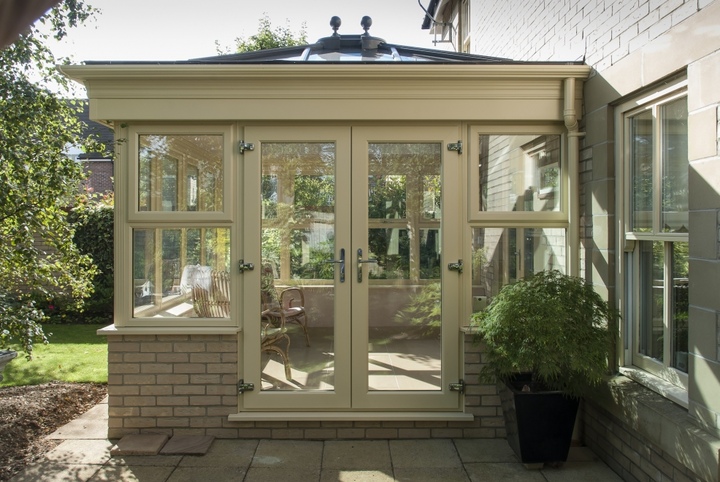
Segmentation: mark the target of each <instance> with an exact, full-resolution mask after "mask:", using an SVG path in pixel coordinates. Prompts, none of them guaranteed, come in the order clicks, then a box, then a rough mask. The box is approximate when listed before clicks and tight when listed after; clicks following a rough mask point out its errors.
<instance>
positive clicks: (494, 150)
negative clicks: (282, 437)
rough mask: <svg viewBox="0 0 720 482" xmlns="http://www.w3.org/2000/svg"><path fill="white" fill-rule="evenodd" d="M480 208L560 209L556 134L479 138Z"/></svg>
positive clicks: (560, 186) (518, 209)
mask: <svg viewBox="0 0 720 482" xmlns="http://www.w3.org/2000/svg"><path fill="white" fill-rule="evenodd" d="M478 142H479V147H480V159H479V164H478V170H479V180H480V185H479V186H478V187H477V188H478V189H479V192H480V196H479V202H480V205H479V206H477V208H478V209H479V210H480V211H559V210H560V199H561V194H562V182H561V179H562V178H561V172H562V171H561V168H562V163H561V158H560V136H559V135H542V136H537V135H487V134H481V135H480V136H479V139H478Z"/></svg>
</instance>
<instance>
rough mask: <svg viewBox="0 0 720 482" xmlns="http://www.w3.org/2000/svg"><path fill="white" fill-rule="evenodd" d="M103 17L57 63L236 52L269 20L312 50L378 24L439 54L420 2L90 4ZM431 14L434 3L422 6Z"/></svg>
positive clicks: (391, 36)
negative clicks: (334, 20) (239, 41)
mask: <svg viewBox="0 0 720 482" xmlns="http://www.w3.org/2000/svg"><path fill="white" fill-rule="evenodd" d="M86 1H87V3H88V4H89V5H92V6H93V7H96V8H98V9H100V11H101V12H100V13H99V14H98V15H96V19H95V20H94V21H88V22H86V24H85V25H83V26H81V27H79V28H75V29H71V30H70V31H69V34H68V37H67V39H66V41H64V42H62V43H61V44H55V45H53V52H54V53H55V55H56V56H58V57H66V56H67V57H71V58H72V60H73V63H79V62H82V61H86V60H187V59H192V58H198V57H209V56H213V55H217V49H216V44H215V43H216V41H217V42H218V43H219V45H220V46H221V47H223V48H229V47H232V46H233V45H234V44H235V42H234V39H236V38H238V37H241V38H245V39H246V38H248V37H250V36H252V35H253V34H255V33H257V30H258V20H259V19H261V18H263V17H264V16H265V14H267V16H268V17H269V18H270V21H271V23H272V26H273V27H280V26H281V27H288V28H289V29H290V30H291V31H292V32H293V33H294V34H295V35H297V34H298V33H299V32H300V30H301V28H303V24H304V25H305V29H306V31H307V38H308V42H309V43H313V42H315V41H316V40H318V39H319V38H322V37H327V36H329V35H331V34H332V29H331V27H330V18H331V17H332V16H333V15H337V16H339V17H340V18H341V19H342V26H341V27H340V30H339V33H340V34H341V35H342V34H347V35H349V34H360V33H363V29H362V27H361V26H360V20H361V19H362V17H363V16H365V15H369V16H370V17H371V18H372V20H373V25H372V27H371V28H370V34H371V35H373V36H375V37H380V38H383V39H385V40H386V41H387V42H388V43H392V44H399V45H410V46H415V47H425V48H440V49H447V48H448V47H446V46H445V45H443V44H438V45H437V46H435V45H434V44H433V35H432V34H431V33H430V31H429V30H422V28H421V25H422V22H423V18H424V15H425V13H424V12H423V10H422V9H421V7H420V5H419V4H418V0H355V1H350V0H305V1H303V0H265V1H249V0H234V1H232V0H201V1H191V0H86ZM421 1H422V3H423V5H425V6H427V4H428V3H429V0H421Z"/></svg>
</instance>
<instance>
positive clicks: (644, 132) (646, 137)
mask: <svg viewBox="0 0 720 482" xmlns="http://www.w3.org/2000/svg"><path fill="white" fill-rule="evenodd" d="M652 127H653V118H652V112H651V111H649V110H648V111H645V112H643V113H641V114H638V115H636V116H633V117H631V118H630V156H631V160H630V162H631V166H632V178H633V184H632V230H633V231H635V232H649V231H652V225H653V219H652V218H653V216H652V214H653V131H652Z"/></svg>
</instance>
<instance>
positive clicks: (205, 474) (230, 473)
mask: <svg viewBox="0 0 720 482" xmlns="http://www.w3.org/2000/svg"><path fill="white" fill-rule="evenodd" d="M245 473H246V469H245V468H243V467H178V468H177V469H175V471H174V472H173V473H172V475H171V476H170V478H169V479H167V482H197V481H198V480H206V481H212V482H238V481H239V480H244V481H247V480H248V479H247V478H246V477H245ZM276 480H280V479H276ZM288 480H302V479H294V478H290V479H288Z"/></svg>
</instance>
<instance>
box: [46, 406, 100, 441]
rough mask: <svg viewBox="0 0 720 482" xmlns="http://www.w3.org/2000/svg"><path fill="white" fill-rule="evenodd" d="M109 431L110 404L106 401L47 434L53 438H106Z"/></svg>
mask: <svg viewBox="0 0 720 482" xmlns="http://www.w3.org/2000/svg"><path fill="white" fill-rule="evenodd" d="M107 432H108V406H107V404H106V403H101V404H99V405H95V406H94V407H93V408H91V409H90V410H88V411H87V412H85V413H84V414H82V415H81V416H79V417H78V418H76V419H75V420H72V421H70V422H69V423H67V424H66V425H63V426H62V427H60V428H59V429H57V430H55V431H54V432H53V433H51V434H50V435H48V436H47V438H49V439H51V440H88V439H96V440H104V439H107Z"/></svg>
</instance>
